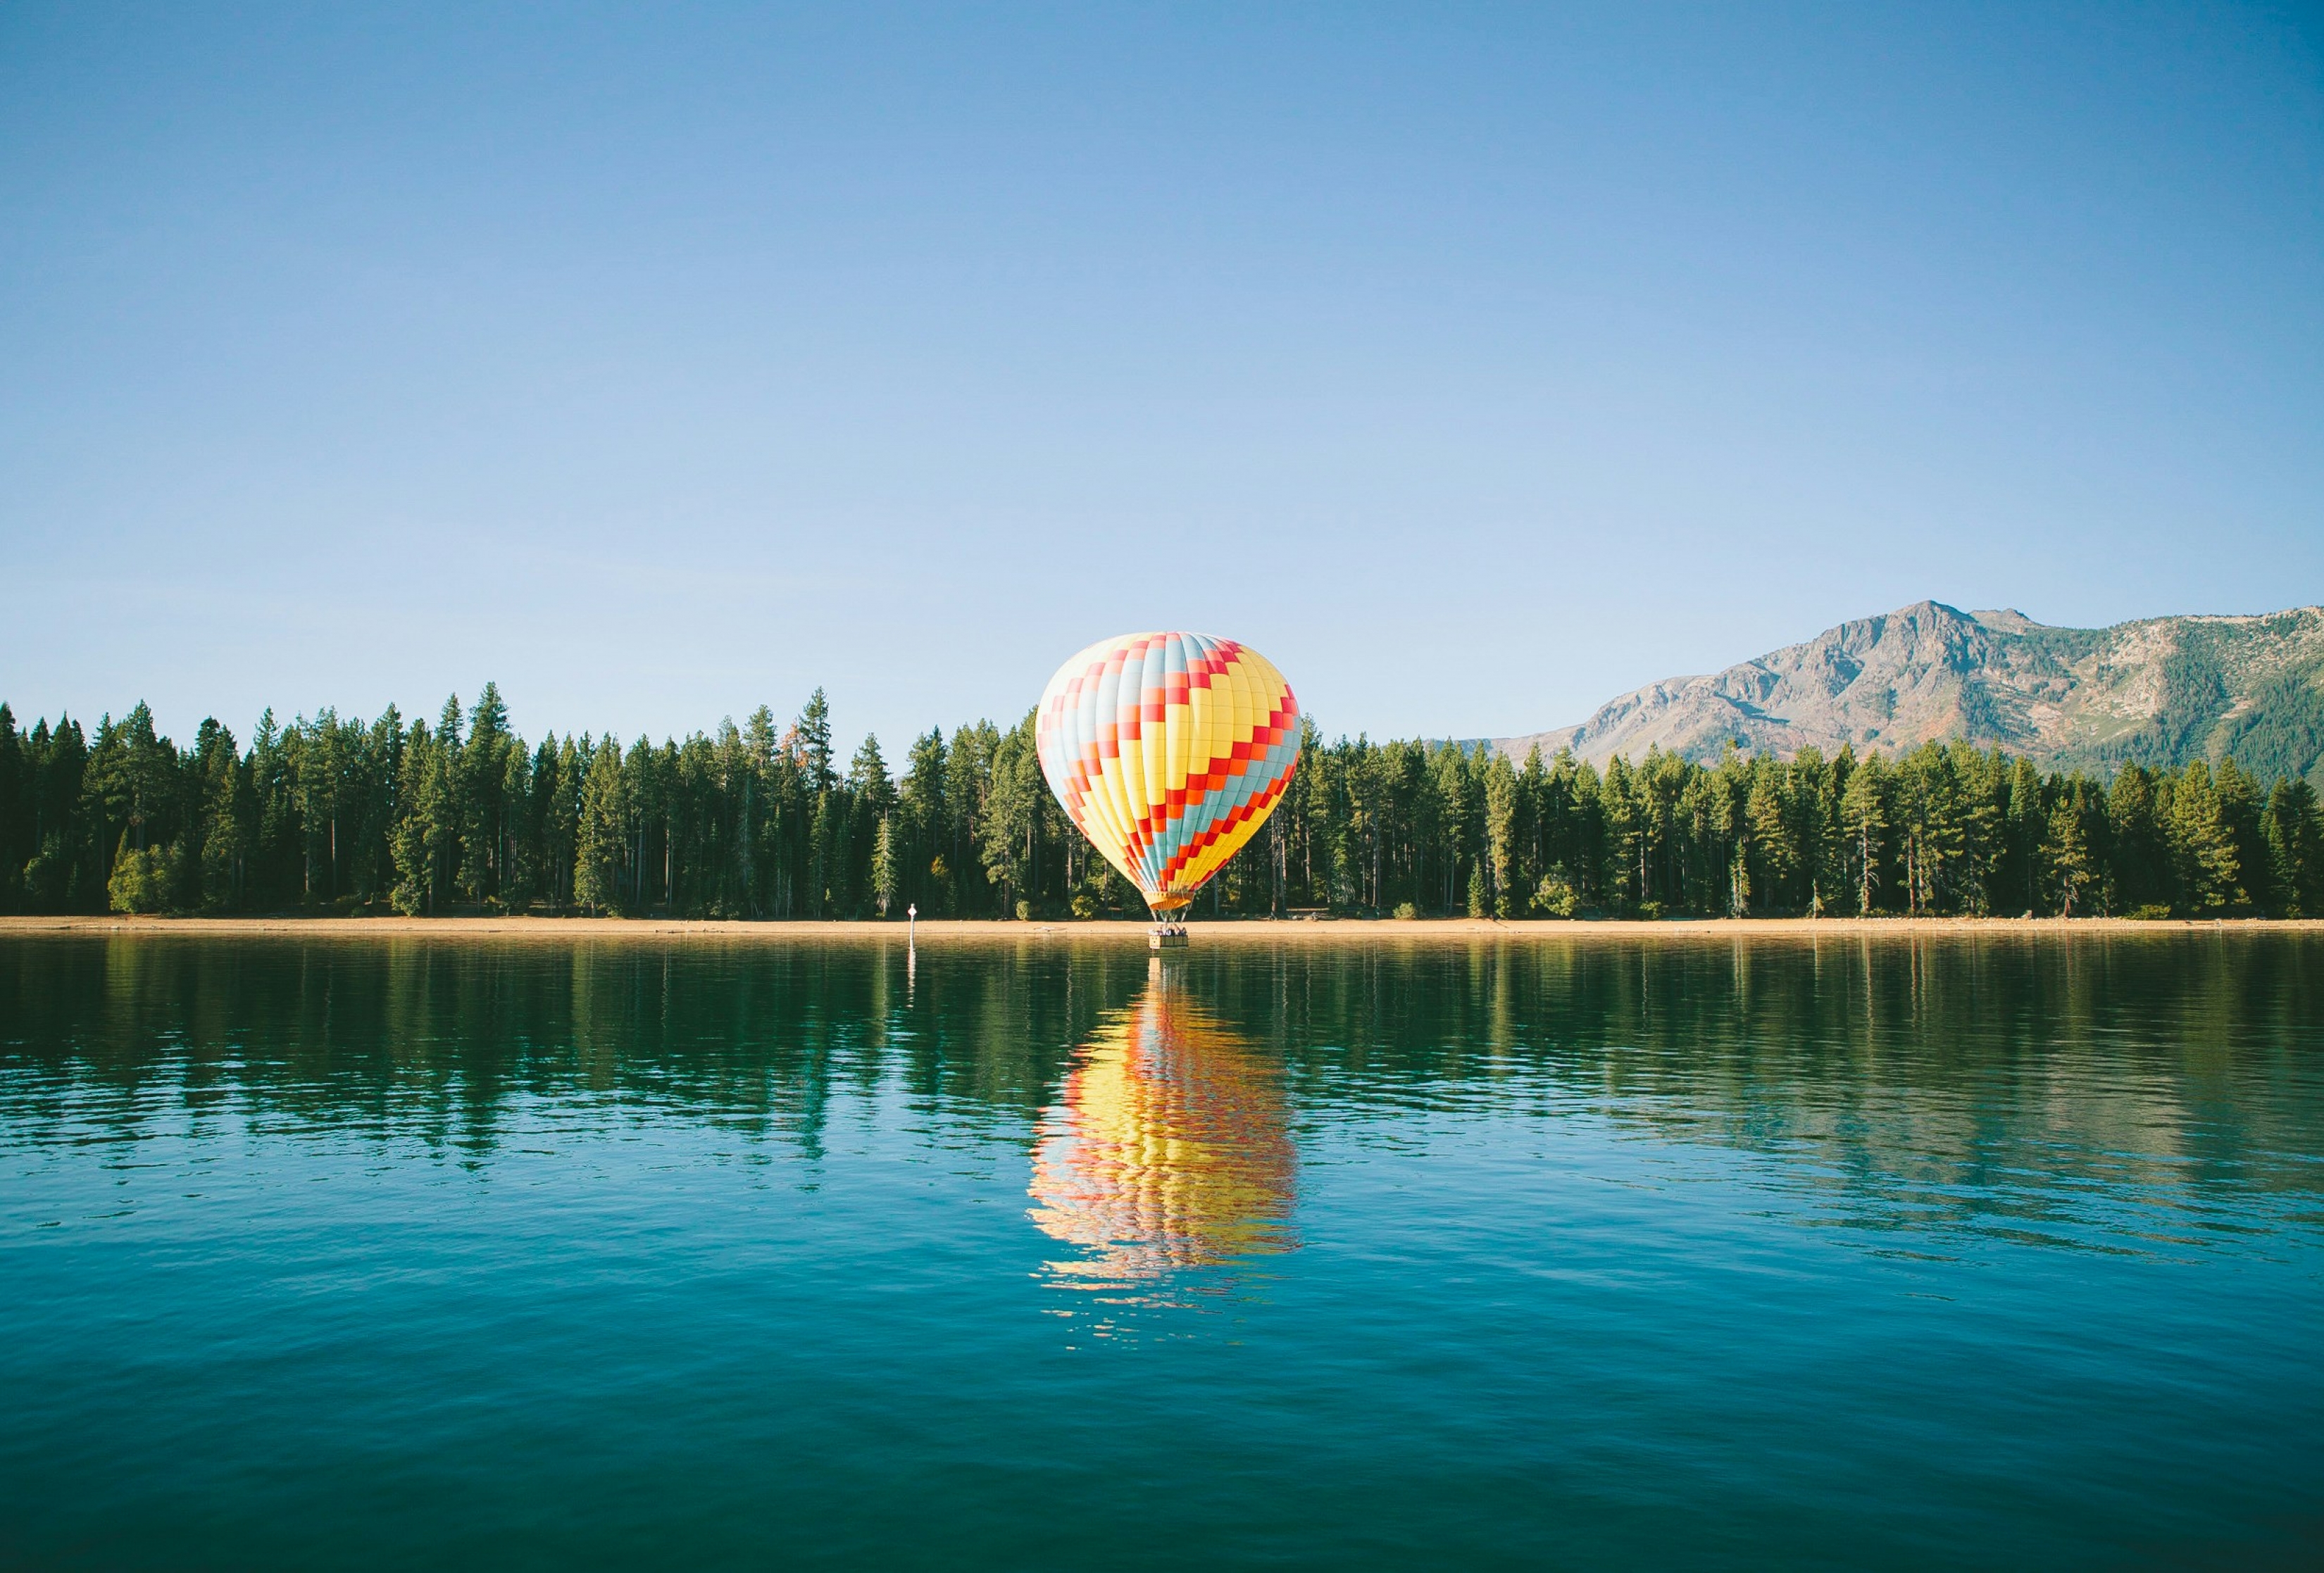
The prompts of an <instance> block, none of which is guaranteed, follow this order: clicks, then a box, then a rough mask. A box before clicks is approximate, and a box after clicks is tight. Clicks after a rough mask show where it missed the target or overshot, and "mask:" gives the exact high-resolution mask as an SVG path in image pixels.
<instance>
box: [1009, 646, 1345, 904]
mask: <svg viewBox="0 0 2324 1573" xmlns="http://www.w3.org/2000/svg"><path fill="white" fill-rule="evenodd" d="M1037 741H1038V745H1039V749H1040V755H1041V772H1042V774H1043V775H1045V776H1047V777H1048V779H1049V789H1050V790H1051V791H1053V792H1055V793H1056V795H1057V801H1058V802H1059V803H1060V804H1062V805H1065V814H1066V817H1067V818H1069V819H1071V820H1072V821H1073V822H1074V823H1075V824H1076V825H1079V826H1080V827H1081V831H1082V833H1083V834H1084V835H1086V836H1087V837H1089V839H1090V843H1091V844H1092V845H1093V846H1094V847H1096V848H1097V850H1098V851H1099V852H1100V853H1101V854H1102V855H1103V856H1104V858H1105V860H1106V861H1108V862H1110V863H1111V864H1112V865H1113V866H1114V867H1115V868H1116V869H1120V870H1121V873H1122V877H1123V878H1127V879H1128V880H1129V881H1130V883H1131V884H1132V885H1135V886H1137V887H1138V889H1139V893H1140V894H1141V895H1143V896H1144V897H1146V900H1147V904H1148V906H1152V907H1153V908H1154V910H1155V911H1157V912H1172V911H1176V910H1177V909H1178V908H1180V907H1183V906H1185V905H1186V904H1187V903H1188V902H1190V901H1192V900H1193V899H1194V892H1195V891H1197V890H1199V889H1201V888H1202V886H1203V881H1204V880H1206V879H1208V878H1210V877H1211V876H1212V875H1213V874H1215V873H1217V872H1218V871H1219V869H1221V868H1222V867H1223V866H1224V864H1225V863H1226V860H1228V859H1229V858H1231V857H1232V856H1234V854H1235V852H1236V851H1237V850H1238V849H1239V848H1240V847H1241V845H1242V844H1243V842H1247V841H1249V840H1250V838H1251V835H1252V833H1253V832H1256V831H1257V830H1258V829H1259V826H1260V825H1261V824H1262V823H1265V822H1266V819H1267V816H1268V814H1270V813H1271V812H1273V810H1274V808H1275V805H1276V804H1277V801H1278V800H1280V799H1281V797H1282V796H1283V789H1284V787H1286V785H1288V784H1289V782H1290V780H1291V773H1292V771H1293V769H1294V768H1296V766H1297V764H1298V762H1299V702H1298V701H1297V700H1296V699H1295V698H1293V697H1292V695H1291V686H1290V685H1289V684H1287V683H1286V682H1284V680H1283V674H1282V673H1280V672H1278V671H1277V670H1276V669H1275V667H1274V666H1273V665H1272V664H1271V663H1270V662H1269V661H1268V659H1267V658H1266V657H1264V656H1262V655H1260V654H1259V652H1258V651H1257V650H1254V649H1250V647H1249V646H1247V645H1240V644H1237V643H1236V642H1235V641H1234V640H1232V639H1213V638H1212V637H1211V636H1210V635H1208V634H1200V633H1132V634H1123V635H1121V636H1120V638H1117V639H1101V640H1099V641H1098V642H1097V643H1096V644H1093V645H1092V646H1090V648H1089V649H1085V650H1084V651H1082V652H1081V654H1079V655H1077V656H1075V657H1074V658H1073V659H1072V660H1070V661H1067V662H1066V663H1065V665H1064V666H1062V667H1058V668H1057V675H1056V676H1054V677H1052V678H1050V679H1049V686H1048V687H1047V689H1046V690H1045V691H1044V692H1043V693H1042V695H1041V710H1040V720H1039V722H1038V723H1037Z"/></svg>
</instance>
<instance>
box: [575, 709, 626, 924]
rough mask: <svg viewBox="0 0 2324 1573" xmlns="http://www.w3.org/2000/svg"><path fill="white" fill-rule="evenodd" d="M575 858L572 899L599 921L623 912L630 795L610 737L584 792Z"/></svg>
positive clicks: (598, 752)
mask: <svg viewBox="0 0 2324 1573" xmlns="http://www.w3.org/2000/svg"><path fill="white" fill-rule="evenodd" d="M575 839H576V845H575V849H574V859H573V899H574V901H575V903H576V904H577V905H578V906H584V907H586V908H587V909H588V913H589V915H590V916H592V917H595V916H596V915H597V914H598V913H599V912H600V911H606V912H613V913H616V914H618V913H619V912H620V911H621V908H622V857H623V853H624V851H625V849H626V846H627V843H628V841H629V793H628V790H627V786H626V783H625V782H624V781H623V780H622V749H621V744H620V743H619V742H618V741H615V740H614V738H613V736H612V735H611V734H608V735H607V736H606V738H605V739H604V741H602V742H601V743H599V744H598V745H597V747H596V748H595V750H594V752H593V757H592V759H590V762H589V774H588V779H587V781H586V783H585V784H584V786H583V787H582V791H581V803H580V813H579V815H578V825H577V829H576V838H575Z"/></svg>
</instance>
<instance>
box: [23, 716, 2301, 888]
mask: <svg viewBox="0 0 2324 1573" xmlns="http://www.w3.org/2000/svg"><path fill="white" fill-rule="evenodd" d="M1303 727H1304V744H1305V746H1304V750H1303V752H1302V755H1301V759H1300V764H1299V768H1298V771H1297V773H1296V776H1295V777H1293V779H1292V781H1291V784H1290V786H1289V787H1288V789H1287V791H1286V796H1285V798H1284V800H1283V802H1282V804H1281V805H1280V806H1279V807H1278V809H1277V812H1276V813H1275V814H1274V815H1273V817H1272V818H1270V819H1269V820H1268V822H1267V823H1266V824H1265V825H1264V826H1263V827H1262V828H1261V829H1260V831H1259V833H1258V835H1257V836H1255V837H1254V838H1253V839H1252V841H1251V842H1250V844H1248V845H1247V846H1245V847H1244V848H1243V850H1242V851H1240V853H1239V854H1238V855H1237V856H1236V858H1235V859H1234V860H1233V861H1232V862H1231V863H1230V864H1229V865H1228V867H1227V869H1225V871H1224V872H1223V873H1222V874H1221V875H1220V877H1219V878H1217V879H1215V880H1213V882H1212V884H1211V886H1210V887H1209V888H1207V889H1205V891H1204V892H1203V896H1202V897H1201V899H1200V901H1199V902H1198V905H1197V907H1196V913H1195V915H1197V916H1216V917H1225V916H1233V915H1269V914H1275V915H1282V914H1321V913H1330V914H1334V915H1344V916H1351V917H1352V916H1372V917H1413V916H1436V915H1468V916H1478V917H1484V916H1494V917H1506V918H1519V917H1553V918H1588V917H1600V916H1606V917H1615V916H1618V917H1648V918H1651V917H1662V916H1681V915H1710V916H1792V915H1831V916H1855V915H1993V916H2018V915H2025V914H2032V915H2042V916H2049V915H2062V916H2089V915H2123V916H2133V917H2163V916H2174V915H2175V916H2181V917H2211V916H2254V915H2260V916H2303V915H2311V916H2312V915H2324V819H2319V809H2318V804H2317V796H2316V793H2315V791H2314V790H2313V788H2311V787H2310V786H2309V785H2308V783H2306V782H2305V781H2303V780H2301V779H2300V778H2298V777H2283V778H2281V779H2278V780H2275V781H2273V782H2262V781H2259V780H2256V779H2255V778H2253V777H2251V776H2250V775H2247V774H2246V772H2244V771H2242V770H2240V769H2238V768H2236V764H2235V762H2234V760H2233V759H2220V760H2218V762H2216V763H2211V762H2207V761H2204V760H2200V759H2198V760H2194V761H2192V762H2190V763H2188V764H2186V765H2184V766H2182V767H2180V768H2176V769H2167V768H2165V769H2153V768H2145V767H2144V766H2141V765H2138V764H2135V763H2126V764H2123V765H2121V766H2119V767H2118V768H2116V770H2115V771H2114V772H2113V774H2112V775H2111V777H2104V776H2099V775H2092V774H2084V773H2081V772H2080V771H2074V772H2068V773H2059V772H2048V773H2044V772H2043V771H2042V770H2039V769H2037V768H2035V767H2034V766H2033V764H2031V763H2029V762H2028V761H2026V760H2024V759H2012V758H2010V757H2008V756H2006V755H2005V754H2003V753H2001V752H1999V751H1997V750H1979V749H1977V748H1974V747H1972V746H1970V745H1969V744H1966V743H1954V744H1941V743H1926V744H1923V745H1922V746H1920V747H1918V748H1915V749H1913V750H1906V751H1902V752H1898V753H1895V754H1883V753H1878V752H1867V753H1866V754H1864V755H1862V756H1861V757H1858V755H1856V754H1855V753H1854V752H1853V751H1852V750H1846V749H1843V750H1841V751H1840V753H1838V754H1837V755H1834V756H1832V757H1830V758H1826V757H1824V756H1823V755H1821V754H1820V753H1817V752H1815V751H1814V750H1803V751H1802V752H1801V753H1800V754H1799V755H1797V756H1796V757H1794V758H1792V759H1777V758H1775V757H1773V756H1771V755H1766V754H1757V755H1746V754H1742V753H1738V752H1736V751H1734V750H1729V751H1728V753H1727V754H1726V755H1725V756H1724V757H1723V758H1721V759H1720V760H1719V761H1718V762H1717V763H1716V764H1712V765H1707V766H1706V765H1702V764H1699V763H1695V762H1692V761H1691V760H1688V759H1683V758H1681V757H1679V756H1676V755H1672V754H1665V753H1660V752H1655V751H1649V752H1648V753H1647V754H1646V757H1645V758H1644V759H1640V760H1637V761H1635V762H1632V761H1626V760H1623V759H1615V760H1613V761H1611V762H1609V764H1608V765H1607V767H1606V768H1604V769H1603V770H1602V771H1601V770H1600V769H1597V768H1593V767H1591V765H1589V764H1587V763H1583V762H1581V761H1577V760H1576V759H1573V758H1572V756H1571V755H1569V754H1566V753H1563V752H1561V753H1559V754H1557V755H1556V756H1554V757H1553V758H1549V759H1544V758H1542V757H1541V756H1540V755H1539V754H1538V753H1535V754H1534V755H1533V756H1532V757H1529V758H1527V759H1523V760H1514V759H1509V758H1508V757H1506V756H1503V755H1499V754H1496V753H1494V752H1492V751H1490V750H1488V749H1486V748H1484V747H1483V746H1481V745H1474V744H1471V745H1462V744H1458V743H1454V742H1450V741H1418V740H1414V741H1387V742H1374V741H1370V740H1369V739H1368V738H1365V737H1357V738H1355V739H1353V740H1350V739H1348V738H1345V737H1342V738H1341V739H1339V740H1338V741H1333V742H1325V741H1323V738H1322V736H1321V735H1320V734H1319V733H1318V732H1317V731H1316V730H1315V728H1314V723H1313V722H1312V720H1311V721H1307V722H1303ZM914 906H916V907H917V908H918V911H919V913H920V914H921V915H924V916H962V917H996V918H1007V917H1014V918H1019V919H1030V918H1036V917H1037V918H1046V919H1058V918H1065V917H1092V916H1102V915H1117V916H1141V917H1142V916H1143V915H1145V912H1144V907H1143V905H1142V904H1141V903H1140V902H1139V898H1138V896H1137V893H1136V892H1135V891H1134V890H1133V889H1132V888H1130V886H1129V884H1128V883H1127V882H1126V881H1124V880H1123V879H1122V878H1120V876H1119V875H1117V874H1115V873H1114V872H1113V871H1112V869H1110V868H1109V867H1108V866H1107V865H1106V863H1105V862H1104V860H1102V859H1101V858H1099V857H1098V856H1097V855H1096V854H1095V852H1094V851H1092V849H1091V848H1090V847H1089V845H1088V843H1087V842H1084V840H1083V839H1082V837H1081V836H1080V834H1079V832H1076V831H1075V830H1074V828H1073V826H1072V825H1071V824H1070V823H1068V822H1067V821H1066V819H1065V815H1064V814H1063V813H1062V812H1061V811H1060V810H1059V808H1058V807H1057V805H1056V801H1055V800H1054V799H1053V798H1052V797H1051V796H1050V794H1049V791H1048V788H1047V784H1046V783H1045V782H1044V780H1043V779H1042V777H1041V771H1040V766H1039V763H1038V760H1037V758H1036V754H1035V749H1034V741H1033V716H1032V714H1031V713H1029V712H1028V713H1027V715H1026V716H1025V717H1024V719H1023V720H1021V721H1019V722H1018V723H1017V724H1016V725H1014V726H1011V727H1006V728H1003V727H999V726H996V725H994V724H993V723H992V722H975V723H974V724H972V725H964V726H961V727H959V728H957V729H955V730H954V731H952V733H951V734H950V735H949V736H947V735H945V733H944V732H943V731H941V730H932V731H928V732H927V733H926V734H924V735H922V736H920V737H918V738H915V739H913V740H912V741H911V744H910V746H909V748H908V750H907V751H906V753H905V755H904V758H903V759H902V760H901V761H900V762H899V764H898V765H896V766H894V767H891V766H890V761H889V760H888V759H887V757H886V755H885V754H884V753H882V751H881V747H880V743H879V741H878V739H876V738H866V739H865V740H864V741H863V743H862V746H861V747H860V748H858V749H857V750H855V752H854V754H853V757H852V758H850V759H846V760H845V761H844V764H843V761H842V760H841V759H839V758H838V757H837V756H836V755H835V753H834V751H833V743H832V722H831V713H830V708H829V705H828V704H827V703H826V701H825V695H824V694H823V691H822V690H820V689H818V690H816V693H815V694H814V695H813V696H812V697H810V698H809V699H808V700H807V704H806V705H805V706H804V707H803V708H802V709H801V710H800V711H799V713H798V716H797V717H796V718H795V719H794V720H792V721H791V722H788V724H783V723H779V722H777V720H776V719H775V717H774V714H773V713H772V712H771V711H770V710H769V709H768V708H767V707H766V706H763V705H761V707H760V708H759V709H758V710H757V711H756V712H755V713H753V714H752V715H751V717H750V718H749V719H748V720H747V721H746V722H743V723H742V724H741V725H739V726H738V725H736V724H735V723H734V722H733V721H731V720H729V721H727V722H722V723H721V724H720V725H719V727H718V728H717V729H716V730H715V731H711V732H706V733H705V732H696V733H694V734H692V735H690V736H688V737H686V738H685V739H683V740H678V739H669V740H667V741H662V742H659V743H656V742H653V741H650V740H648V739H646V738H642V737H641V738H637V739H633V740H632V741H630V742H628V743H627V745H626V746H625V745H624V744H623V743H622V741H621V740H620V739H619V738H617V737H614V736H613V735H611V734H607V735H604V736H592V735H590V734H587V733H584V734H583V735H581V736H579V737H571V736H567V737H562V738H560V737H558V736H556V735H555V734H554V733H551V734H549V735H546V736H544V737H542V738H541V740H540V741H539V742H538V743H536V744H530V745H528V744H527V743H526V741H525V740H524V739H523V738H522V737H521V736H520V735H519V734H518V733H517V732H516V731H514V730H513V729H512V726H511V724H510V719H509V713H508V709H507V706H506V704H504V703H503V700H502V698H501V695H500V693H499V690H498V689H497V687H495V686H494V685H492V684H489V683H488V684H486V685H484V689H483V691H482V692H481V693H480V694H479V695H477V697H476V700H475V704H473V705H472V706H468V707H466V708H464V707H463V706H462V704H461V703H460V702H459V700H458V698H457V696H455V697H454V698H452V699H450V700H447V702H446V704H445V705H444V707H443V710H442V711H441V713H439V714H438V716H437V718H436V719H435V720H434V721H433V722H429V721H427V720H424V719H415V720H411V721H409V722H407V721H406V720H405V719H404V718H403V716H402V714H401V713H400V712H399V711H398V710H396V709H395V708H393V707H392V706H391V707H390V708H389V709H388V711H387V712H386V713H384V714H383V715H381V716H379V717H378V718H377V719H376V720H374V721H370V722H364V721H362V720H359V719H356V720H343V719H342V718H341V717H340V716H339V715H338V714H337V713H336V712H334V711H331V710H324V711H321V712H319V713H317V714H315V715H314V716H311V717H306V716H301V717H300V718H298V719H295V720H293V721H291V722H289V723H288V724H283V723H280V722H277V721H276V720H275V718H274V716H273V713H272V712H271V711H270V712H268V713H266V714H264V715H263V716H261V717H260V718H259V721H258V723H257V725H256V727H255V728H254V730H253V731H252V734H251V736H250V740H249V742H248V745H247V746H246V747H245V746H244V745H243V744H242V743H241V742H240V741H237V740H236V739H235V736H234V734H233V733H232V732H231V731H228V730H227V729H226V727H224V726H222V725H220V724H219V723H218V722H216V721H205V722H203V723H202V724H201V727H200V728H199V730H198V731H197V732H196V734H195V736H194V739H193V741H192V744H191V746H190V747H186V748H180V747H179V746H178V745H176V744H175V743H173V742H172V741H171V740H170V739H168V738H167V737H163V736H160V735H158V734H157V733H156V731H155V729H154V724H153V720H152V714H151V713H150V712H149V711H148V709H147V708H146V706H145V705H143V704H139V705H137V706H136V707H135V708H134V709H132V710H131V711H129V713H127V714H126V715H124V717H123V718H122V719H121V720H119V721H115V720H113V719H112V718H111V717H110V716H107V717H106V718H105V719H103V720H100V721H99V722H97V727H96V729H95V731H94V734H93V735H91V734H90V733H89V732H88V731H86V730H85V729H84V728H83V727H82V726H81V724H80V723H79V722H76V721H73V720H71V719H69V718H64V717H60V719H59V720H58V721H57V722H55V723H54V724H53V725H52V724H51V723H50V722H48V721H46V720H45V719H43V720H41V721H39V722H36V723H35V724H34V725H33V726H32V729H31V730H30V731H25V730H23V728H22V727H21V726H20V725H19V723H18V722H17V720H16V718H15V716H14V713H12V712H11V710H10V709H9V708H8V706H7V705H5V704H0V911H5V912H15V913H35V914H73V913H102V912H107V911H112V912H126V913H171V914H219V915H225V914H286V913H287V914H296V913H313V914H362V913H387V912H395V913H401V914H406V915H453V914H468V915H475V914H501V913H528V912H538V913H544V914H586V915H618V916H678V917H690V918H890V919H895V918H899V917H901V916H902V915H903V914H904V912H905V911H906V909H907V908H908V907H914Z"/></svg>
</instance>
